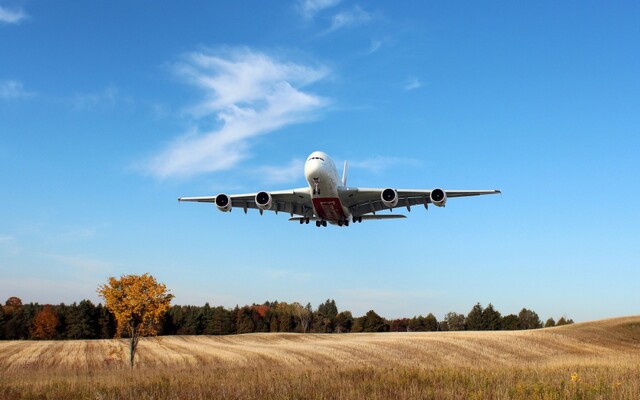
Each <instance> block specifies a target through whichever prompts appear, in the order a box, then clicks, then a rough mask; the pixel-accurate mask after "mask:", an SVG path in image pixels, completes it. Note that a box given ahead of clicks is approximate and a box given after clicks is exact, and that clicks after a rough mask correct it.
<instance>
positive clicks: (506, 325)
mask: <svg viewBox="0 0 640 400" xmlns="http://www.w3.org/2000/svg"><path fill="white" fill-rule="evenodd" d="M519 329H522V328H521V327H520V318H518V316H517V315H515V314H509V315H506V316H505V317H503V318H502V330H504V331H516V330H519Z"/></svg>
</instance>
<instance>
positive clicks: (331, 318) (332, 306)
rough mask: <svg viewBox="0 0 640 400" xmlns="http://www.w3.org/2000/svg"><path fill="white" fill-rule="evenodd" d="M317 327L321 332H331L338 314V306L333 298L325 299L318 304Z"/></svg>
mask: <svg viewBox="0 0 640 400" xmlns="http://www.w3.org/2000/svg"><path fill="white" fill-rule="evenodd" d="M316 315H317V322H318V323H317V328H318V330H319V331H320V332H322V333H331V332H333V330H334V328H335V320H336V316H337V315H338V307H337V306H336V302H335V300H333V299H327V301H325V302H324V303H323V304H320V305H319V306H318V311H317V313H316Z"/></svg>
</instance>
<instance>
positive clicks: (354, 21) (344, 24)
mask: <svg viewBox="0 0 640 400" xmlns="http://www.w3.org/2000/svg"><path fill="white" fill-rule="evenodd" d="M370 20H371V15H369V13H368V12H366V11H364V10H363V9H362V8H360V7H358V6H354V7H353V8H352V9H351V10H347V11H342V12H339V13H338V14H336V15H334V16H333V17H332V18H331V26H330V27H329V29H327V31H325V34H327V33H331V32H335V31H337V30H339V29H343V28H351V27H354V26H357V25H362V24H364V23H366V22H369V21H370Z"/></svg>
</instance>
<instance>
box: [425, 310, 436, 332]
mask: <svg viewBox="0 0 640 400" xmlns="http://www.w3.org/2000/svg"><path fill="white" fill-rule="evenodd" d="M424 327H425V330H426V331H428V332H435V331H437V330H438V319H437V318H436V316H435V315H433V314H432V313H429V315H427V316H426V317H425V318H424Z"/></svg>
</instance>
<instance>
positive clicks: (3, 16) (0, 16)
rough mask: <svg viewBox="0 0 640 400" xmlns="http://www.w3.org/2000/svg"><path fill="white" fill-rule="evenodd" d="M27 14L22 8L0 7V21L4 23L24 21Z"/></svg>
mask: <svg viewBox="0 0 640 400" xmlns="http://www.w3.org/2000/svg"><path fill="white" fill-rule="evenodd" d="M27 17H28V15H27V14H26V13H25V12H24V11H22V9H20V8H19V9H17V10H9V9H8V8H4V7H0V22H2V23H5V24H19V23H20V22H22V21H24V20H25V19H26V18H27Z"/></svg>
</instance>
